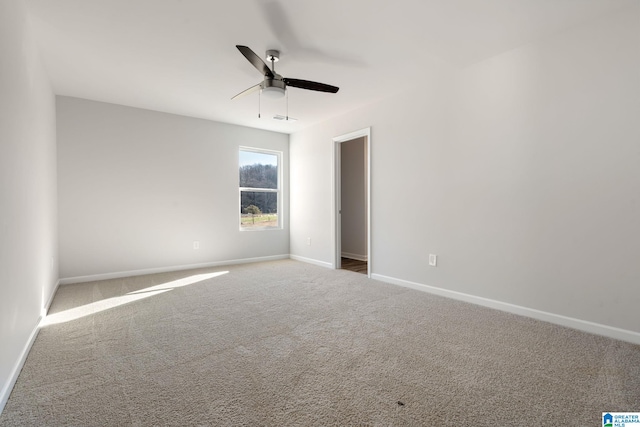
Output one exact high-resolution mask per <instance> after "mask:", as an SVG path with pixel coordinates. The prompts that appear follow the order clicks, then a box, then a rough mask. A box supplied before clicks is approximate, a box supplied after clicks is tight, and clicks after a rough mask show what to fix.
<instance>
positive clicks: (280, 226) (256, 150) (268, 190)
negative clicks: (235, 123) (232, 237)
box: [237, 145, 284, 231]
mask: <svg viewBox="0 0 640 427" xmlns="http://www.w3.org/2000/svg"><path fill="white" fill-rule="evenodd" d="M241 151H247V152H251V153H259V154H268V155H272V156H276V159H277V169H278V170H277V179H278V185H277V188H254V187H240V152H241ZM282 154H283V153H282V151H278V150H270V149H267V148H257V147H249V146H245V145H241V146H239V147H238V161H237V165H238V205H237V206H238V208H241V207H242V192H243V191H251V192H255V193H276V199H277V201H276V209H277V216H278V225H277V226H275V227H242V209H238V228H239V230H240V231H272V230H282V229H283V223H284V222H283V218H282V216H283V214H282V157H283V155H282Z"/></svg>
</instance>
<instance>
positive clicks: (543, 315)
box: [371, 273, 640, 344]
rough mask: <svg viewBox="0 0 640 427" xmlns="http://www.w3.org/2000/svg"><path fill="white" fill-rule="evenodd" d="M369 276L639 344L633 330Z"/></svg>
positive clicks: (404, 281) (374, 275)
mask: <svg viewBox="0 0 640 427" xmlns="http://www.w3.org/2000/svg"><path fill="white" fill-rule="evenodd" d="M371 278H372V279H375V280H380V281H381V282H386V283H391V284H393V285H398V286H404V287H406V288H411V289H416V290H419V291H423V292H428V293H431V294H435V295H439V296H443V297H447V298H451V299H456V300H459V301H464V302H469V303H472V304H477V305H482V306H485V307H489V308H493V309H496V310H501V311H506V312H508V313H513V314H518V315H520V316H525V317H531V318H533V319H537V320H542V321H545V322H549V323H554V324H556V325H561V326H566V327H568V328H573V329H578V330H580V331H584V332H589V333H592V334H596V335H603V336H606V337H609V338H614V339H617V340H621V341H627V342H630V343H633V344H640V333H639V332H635V331H629V330H626V329H620V328H615V327H613V326H607V325H602V324H599V323H594V322H589V321H587V320H580V319H574V318H572V317H567V316H562V315H560V314H554V313H548V312H546V311H541V310H536V309H534V308H528V307H522V306H519V305H515V304H510V303H507V302H502V301H496V300H492V299H489V298H483V297H478V296H475V295H470V294H465V293H462V292H457V291H451V290H448V289H442V288H437V287H435V286H429V285H423V284H421V283H416V282H410V281H408V280H402V279H396V278H394V277H389V276H383V275H382V274H375V273H374V274H372V275H371Z"/></svg>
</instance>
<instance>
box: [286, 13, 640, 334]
mask: <svg viewBox="0 0 640 427" xmlns="http://www.w3.org/2000/svg"><path fill="white" fill-rule="evenodd" d="M639 19H640V8H639V7H638V6H634V7H633V8H631V9H627V10H623V11H620V12H618V13H616V14H613V15H609V16H605V17H602V18H600V19H599V20H597V21H595V22H588V23H584V24H582V25H581V26H578V27H575V28H573V29H571V30H570V31H566V32H563V33H561V34H557V35H555V36H554V37H551V38H549V39H545V40H540V41H538V42H536V43H532V44H530V45H527V46H524V47H522V48H519V49H515V50H513V51H510V52H508V53H505V54H502V55H499V56H497V57H495V58H492V59H490V60H487V61H484V62H482V63H479V64H476V65H474V66H471V67H469V68H467V69H463V70H456V69H452V68H449V67H447V66H445V65H443V64H440V63H438V62H437V61H435V60H434V63H433V65H432V67H430V68H428V69H426V75H425V78H424V82H423V84H422V85H421V87H420V89H414V90H408V91H406V92H403V93H399V94H398V95H396V96H394V97H392V98H390V99H386V100H384V101H383V102H380V103H377V104H374V105H370V106H367V107H365V108H363V109H360V110H356V111H354V112H352V113H350V114H348V115H345V116H342V117H338V118H335V119H332V120H330V121H327V122H325V123H322V124H319V125H317V126H314V127H313V128H309V129H307V130H304V131H301V132H298V133H295V134H293V135H291V145H290V153H291V164H292V168H291V184H292V185H291V200H292V203H291V253H292V254H293V255H294V256H299V257H304V258H309V259H313V260H316V261H319V262H324V263H331V262H332V260H333V250H334V249H333V246H332V245H333V242H332V236H331V233H330V232H328V231H329V230H331V227H332V212H331V209H330V208H329V207H330V206H331V205H332V188H331V186H332V179H331V173H332V172H331V165H332V149H333V147H332V140H331V139H332V138H333V137H336V136H339V135H342V134H346V133H348V132H351V131H355V130H357V129H362V128H364V127H367V126H371V131H372V137H371V147H370V149H371V157H372V171H371V172H372V188H371V191H372V194H371V202H372V213H371V215H372V217H371V221H372V224H371V225H372V236H371V244H372V250H371V254H370V257H371V261H372V268H373V273H374V274H377V275H379V276H384V277H386V278H388V279H392V280H395V279H397V280H399V281H404V282H406V283H409V282H410V283H414V284H422V285H429V286H433V287H436V288H438V289H443V290H446V291H452V292H462V293H465V294H468V295H472V296H476V297H479V299H481V298H487V299H492V300H495V301H499V302H502V303H504V304H505V306H509V305H517V306H520V307H525V308H530V309H532V311H531V312H535V311H536V310H539V311H542V312H545V313H551V314H554V315H557V317H556V319H558V320H561V319H562V318H563V316H566V317H569V318H572V319H579V320H582V321H586V322H594V323H597V324H600V325H606V326H609V327H612V328H621V329H624V330H627V331H634V332H635V333H636V335H635V336H636V339H637V337H640V334H638V333H640V310H638V309H637V302H638V301H640V287H639V286H638V283H640V263H639V262H638V254H640V221H639V220H638V218H640V199H639V196H638V195H639V194H640V121H639V120H638V117H640V103H639V102H638V100H639V99H640V79H639V78H638V76H639V75H640V26H638V21H639ZM418 190H419V191H418ZM416 191H418V192H419V193H420V195H421V197H419V198H416V197H415V195H416ZM303 209H304V211H307V212H314V213H315V214H314V215H313V216H304V215H302V214H301V213H302V211H303ZM416 215H418V216H417V218H418V219H419V220H418V221H413V220H412V218H416ZM316 230H323V231H324V232H321V231H316ZM307 236H311V237H312V238H313V239H312V242H313V244H312V245H311V246H307V245H306V244H305V238H306V237H307ZM429 253H433V254H437V255H438V256H439V258H438V267H435V268H434V267H429V266H428V265H427V255H428V254H429ZM584 324H585V325H587V324H588V323H584Z"/></svg>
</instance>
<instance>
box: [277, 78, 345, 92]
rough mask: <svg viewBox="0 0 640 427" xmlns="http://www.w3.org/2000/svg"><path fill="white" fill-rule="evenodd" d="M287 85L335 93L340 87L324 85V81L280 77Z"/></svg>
mask: <svg viewBox="0 0 640 427" xmlns="http://www.w3.org/2000/svg"><path fill="white" fill-rule="evenodd" d="M282 80H283V81H284V82H285V83H286V84H287V86H292V87H297V88H300V89H309V90H317V91H318V92H330V93H336V92H337V91H338V90H340V88H338V87H336V86H331V85H326V84H324V83H318V82H310V81H309V80H300V79H289V78H284V79H282Z"/></svg>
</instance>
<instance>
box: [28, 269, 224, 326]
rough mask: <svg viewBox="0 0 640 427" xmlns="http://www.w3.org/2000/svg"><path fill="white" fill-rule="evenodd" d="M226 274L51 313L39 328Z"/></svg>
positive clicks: (174, 282)
mask: <svg viewBox="0 0 640 427" xmlns="http://www.w3.org/2000/svg"><path fill="white" fill-rule="evenodd" d="M227 273H229V272H228V271H218V272H216V273H207V274H194V275H193V276H189V277H185V278H182V279H178V280H172V281H170V282H166V283H161V284H159V285H154V286H150V287H148V288H144V289H140V290H137V291H132V292H129V293H128V294H126V295H122V296H118V297H113V298H107V299H104V300H100V301H96V302H92V303H90V304H85V305H82V306H80V307H74V308H70V309H68V310H64V311H60V312H58V313H53V314H50V315H48V316H46V317H44V318H43V319H42V321H41V322H40V327H46V326H50V325H57V324H60V323H65V322H71V321H73V320H78V319H80V318H83V317H85V316H90V315H93V314H96V313H100V312H102V311H105V310H110V309H112V308H115V307H119V306H122V305H125V304H130V303H132V302H135V301H140V300H142V299H145V298H149V297H152V296H155V295H160V294H163V293H165V292H169V291H172V290H173V289H175V288H180V287H183V286H189V285H193V284H194V283H199V282H202V281H204V280H209V279H212V278H214V277H218V276H222V275H224V274H227Z"/></svg>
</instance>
